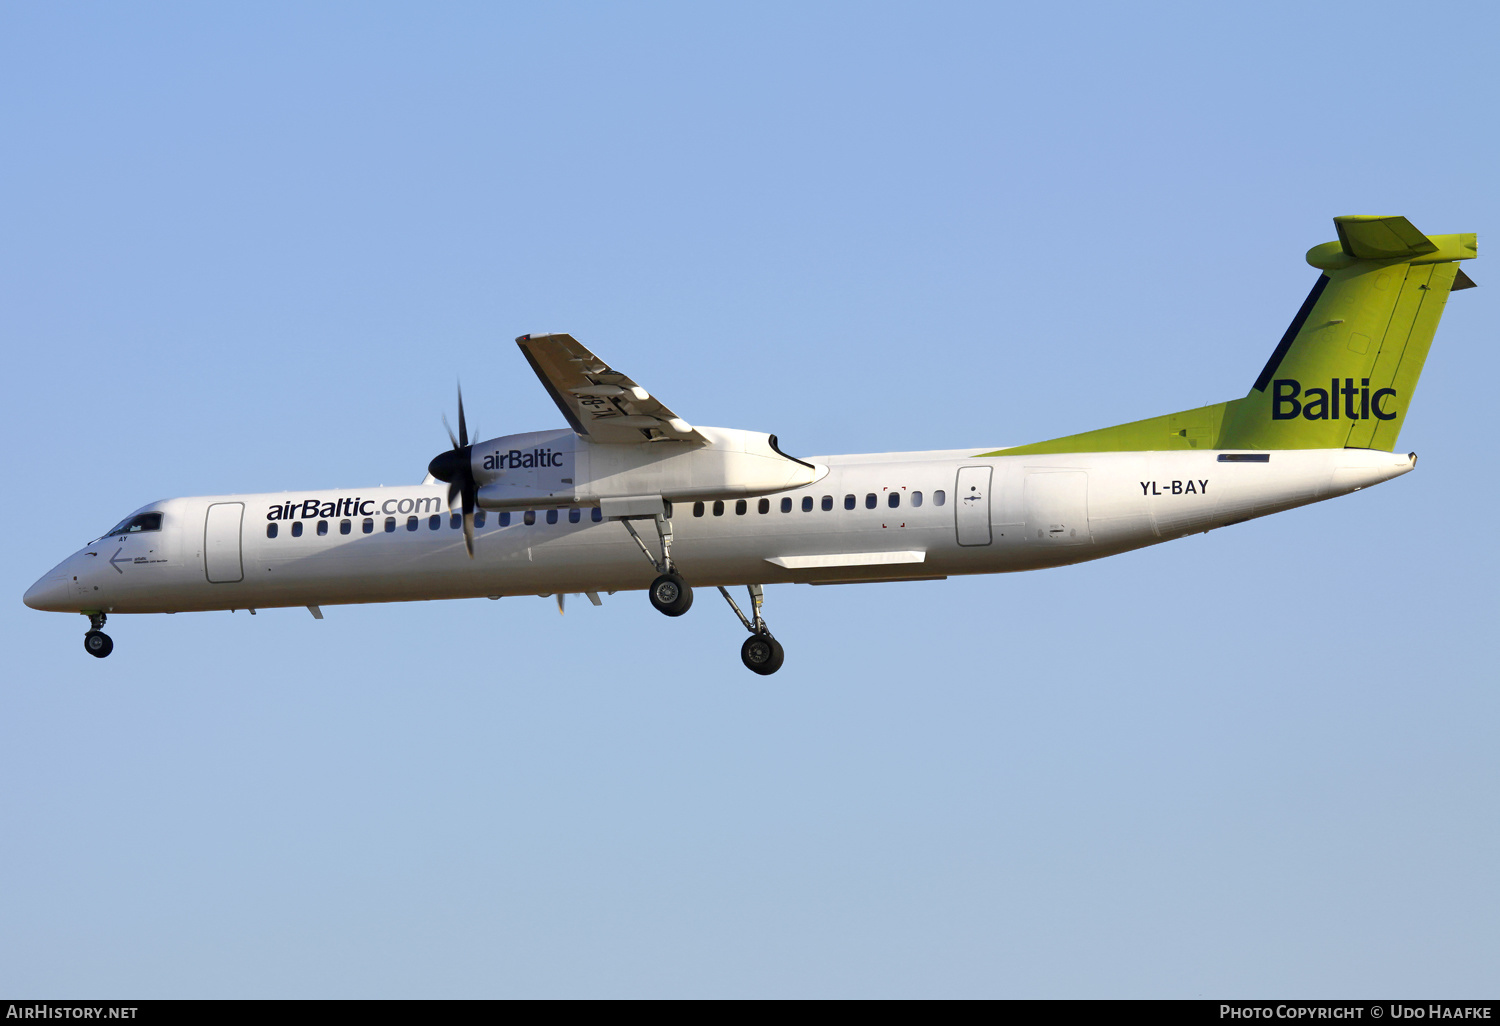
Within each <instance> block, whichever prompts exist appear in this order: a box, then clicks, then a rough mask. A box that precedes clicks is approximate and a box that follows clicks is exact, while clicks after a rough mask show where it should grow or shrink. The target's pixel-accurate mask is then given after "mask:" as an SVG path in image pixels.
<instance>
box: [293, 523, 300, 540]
mask: <svg viewBox="0 0 1500 1026" xmlns="http://www.w3.org/2000/svg"><path fill="white" fill-rule="evenodd" d="M292 537H293V538H301V537H302V521H300V520H293V521H292Z"/></svg>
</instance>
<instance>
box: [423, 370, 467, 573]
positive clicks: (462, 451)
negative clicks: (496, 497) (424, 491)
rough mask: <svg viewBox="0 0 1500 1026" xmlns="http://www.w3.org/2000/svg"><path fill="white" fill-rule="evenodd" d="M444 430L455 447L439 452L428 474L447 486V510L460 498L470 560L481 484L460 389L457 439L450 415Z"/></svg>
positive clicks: (465, 542)
mask: <svg viewBox="0 0 1500 1026" xmlns="http://www.w3.org/2000/svg"><path fill="white" fill-rule="evenodd" d="M443 427H445V428H447V429H448V440H449V441H450V442H452V443H453V448H451V449H449V450H448V451H447V452H440V453H438V454H437V455H436V456H434V457H433V458H432V462H431V463H429V464H427V472H428V473H429V474H431V475H432V476H433V477H435V478H437V479H438V480H439V481H442V482H444V483H446V484H447V485H448V508H449V509H452V508H453V500H454V499H455V498H461V501H462V504H463V505H462V508H463V514H464V548H466V549H468V550H469V558H470V559H473V558H474V506H475V504H476V502H477V500H478V493H479V485H478V484H477V483H476V482H475V481H474V468H473V466H472V465H471V464H470V457H471V454H472V447H471V446H470V445H469V425H468V422H467V421H466V420H465V419H464V390H463V386H462V385H460V386H459V389H458V436H457V437H456V438H455V437H454V435H453V428H452V427H451V426H449V424H448V415H447V414H444V415H443Z"/></svg>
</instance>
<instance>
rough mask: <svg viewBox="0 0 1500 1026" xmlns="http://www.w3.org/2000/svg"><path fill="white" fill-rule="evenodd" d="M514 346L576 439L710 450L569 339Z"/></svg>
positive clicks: (533, 338) (528, 338)
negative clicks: (657, 443)
mask: <svg viewBox="0 0 1500 1026" xmlns="http://www.w3.org/2000/svg"><path fill="white" fill-rule="evenodd" d="M516 344H517V345H518V346H520V347H521V352H523V353H525V354H526V360H527V362H529V363H530V364H531V369H532V370H534V371H536V376H537V377H539V378H541V379H542V386H543V387H544V388H546V389H547V392H548V394H549V395H551V396H552V401H553V402H555V403H557V408H558V409H559V410H561V411H562V415H563V416H564V417H566V418H567V419H568V424H569V426H570V427H572V428H573V430H574V431H575V432H577V433H578V435H579V437H581V438H586V439H588V440H589V441H590V442H597V443H602V444H617V445H633V444H637V443H640V442H648V441H661V440H666V439H672V440H675V441H682V442H696V443H698V444H700V445H707V444H708V439H706V438H704V437H703V436H702V435H701V434H699V433H698V432H697V431H696V430H694V429H693V426H692V425H691V424H689V423H687V422H686V421H684V420H683V419H682V418H681V417H679V416H677V414H675V413H673V412H672V411H671V410H669V409H667V408H666V407H665V406H664V405H662V404H661V403H660V402H658V401H657V399H656V397H655V396H653V395H651V394H650V393H648V392H647V391H646V390H645V389H644V388H642V387H641V386H640V385H637V384H636V383H635V382H634V381H631V380H630V378H628V377H626V376H625V375H624V374H621V373H620V372H619V371H617V370H615V369H614V368H612V367H610V366H609V364H607V363H605V362H604V361H603V360H601V359H599V358H598V357H597V356H595V355H594V354H593V353H591V352H589V351H588V350H587V349H585V348H584V347H583V346H582V345H581V344H580V343H579V341H578V340H577V339H575V338H574V337H573V336H572V335H522V336H521V337H520V338H518V339H516Z"/></svg>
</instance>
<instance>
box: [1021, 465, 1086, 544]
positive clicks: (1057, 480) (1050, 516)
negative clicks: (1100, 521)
mask: <svg viewBox="0 0 1500 1026" xmlns="http://www.w3.org/2000/svg"><path fill="white" fill-rule="evenodd" d="M1088 489H1089V475H1088V473H1087V472H1086V471H1082V470H1031V469H1029V468H1028V469H1027V471H1026V484H1025V486H1024V489H1023V491H1024V495H1023V498H1022V503H1023V505H1024V506H1025V510H1026V540H1027V541H1028V542H1030V543H1032V544H1034V545H1035V544H1051V545H1083V544H1087V543H1088V542H1090V541H1092V540H1093V538H1092V537H1091V536H1090V535H1089V513H1088V494H1089V492H1088Z"/></svg>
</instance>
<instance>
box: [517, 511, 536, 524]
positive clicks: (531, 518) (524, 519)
mask: <svg viewBox="0 0 1500 1026" xmlns="http://www.w3.org/2000/svg"><path fill="white" fill-rule="evenodd" d="M521 523H523V524H525V525H526V526H527V527H530V526H531V525H532V524H534V523H536V510H534V509H528V510H527V511H526V512H525V513H523V514H521Z"/></svg>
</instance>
